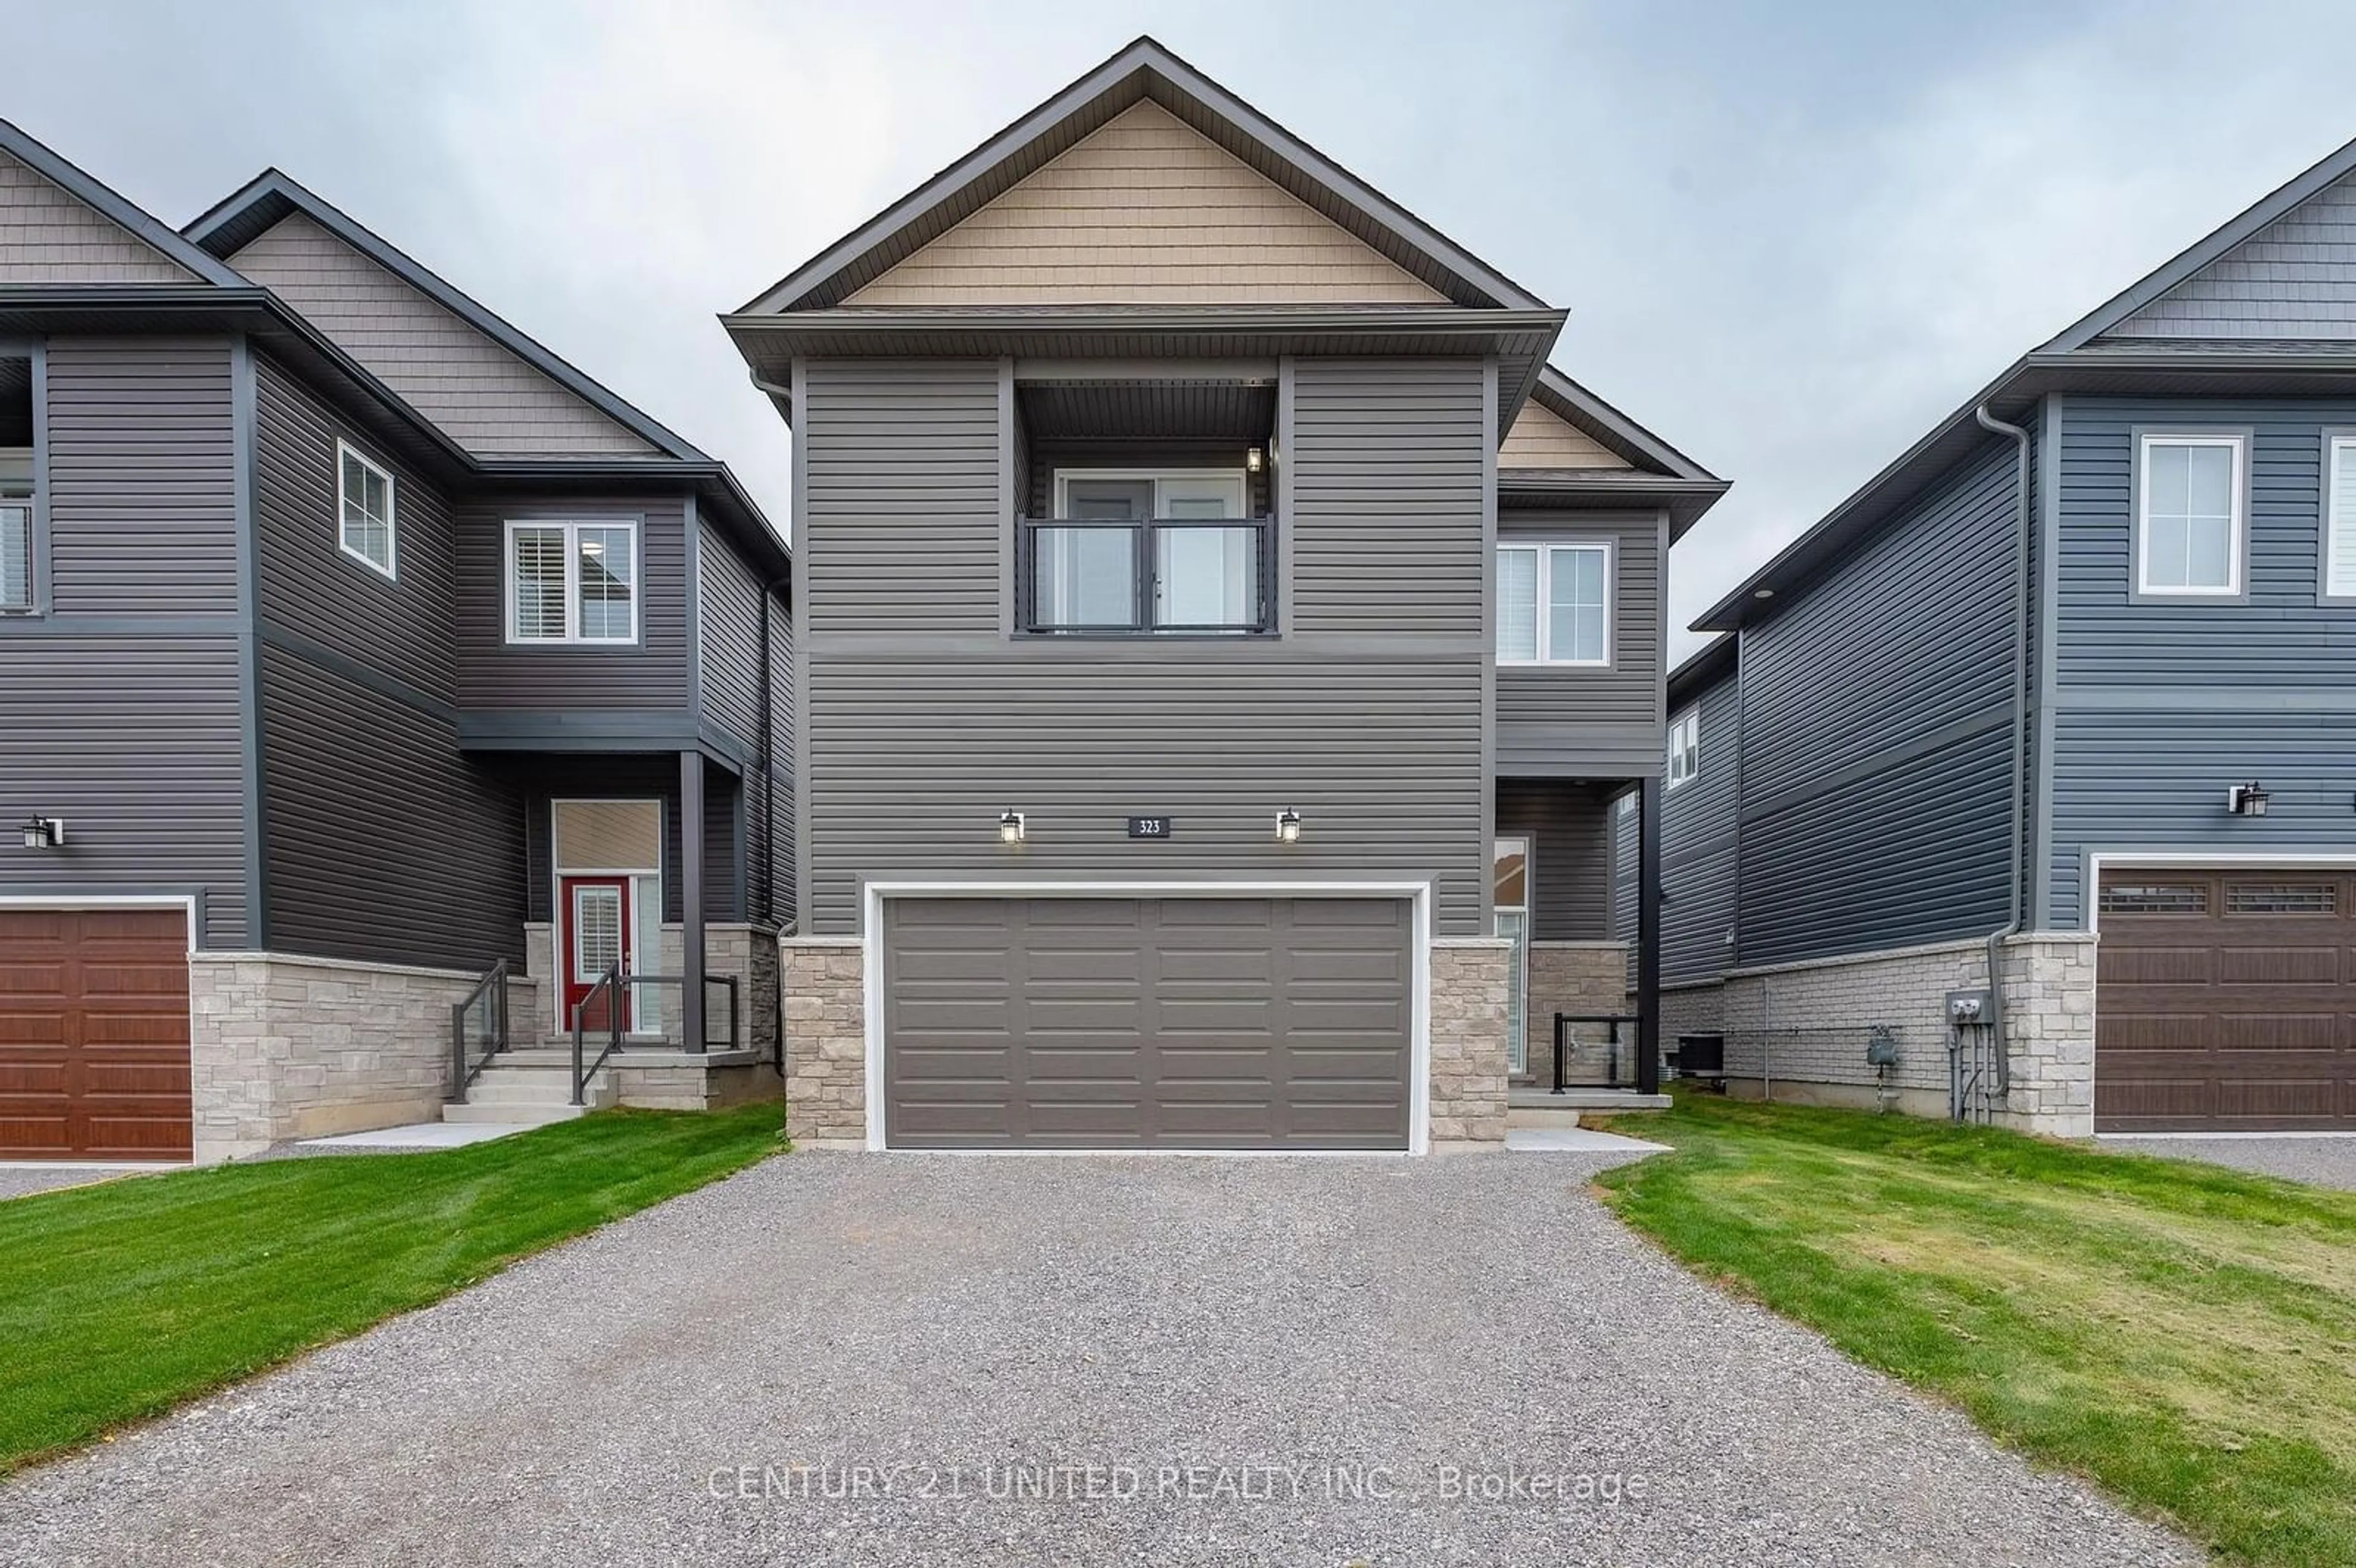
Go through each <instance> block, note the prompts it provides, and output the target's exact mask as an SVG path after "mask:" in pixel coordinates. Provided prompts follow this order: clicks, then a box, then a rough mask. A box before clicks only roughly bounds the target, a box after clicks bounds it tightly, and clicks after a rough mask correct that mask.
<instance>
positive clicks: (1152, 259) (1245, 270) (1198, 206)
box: [845, 102, 1448, 305]
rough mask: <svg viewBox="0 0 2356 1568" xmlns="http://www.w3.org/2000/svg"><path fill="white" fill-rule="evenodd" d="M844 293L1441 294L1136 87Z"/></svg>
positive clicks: (1072, 297)
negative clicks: (1077, 136) (979, 204)
mask: <svg viewBox="0 0 2356 1568" xmlns="http://www.w3.org/2000/svg"><path fill="white" fill-rule="evenodd" d="M845 303H846V304H851V305H968V304H970V305H1003V304H1447V303H1448V302H1447V299H1446V297H1445V296H1444V295H1442V294H1440V293H1438V292H1437V291H1435V290H1433V289H1431V288H1430V287H1428V286H1426V285H1425V284H1424V283H1421V282H1420V281H1419V280H1418V279H1416V278H1415V277H1414V276H1412V275H1411V274H1409V273H1408V272H1406V271H1405V270H1404V269H1403V268H1401V267H1399V266H1398V265H1397V264H1396V263H1394V262H1392V261H1389V260H1387V259H1386V258H1385V257H1384V256H1383V255H1382V254H1381V253H1380V252H1378V251H1375V250H1374V249H1373V248H1372V247H1370V246H1368V245H1366V244H1365V243H1364V242H1363V241H1361V240H1357V239H1356V238H1355V237H1353V236H1352V235H1351V234H1349V233H1348V232H1347V231H1346V230H1344V229H1343V228H1342V227H1341V226H1340V225H1339V224H1336V223H1334V222H1333V220H1332V219H1328V218H1326V217H1324V216H1323V214H1321V213H1319V212H1317V211H1315V210H1314V209H1313V208H1309V207H1307V206H1305V205H1303V204H1302V203H1301V202H1300V201H1298V200H1295V199H1294V198H1293V197H1290V196H1289V195H1287V194H1286V193H1285V192H1284V191H1282V190H1280V189H1279V188H1278V187H1276V186H1275V185H1274V184H1273V183H1271V182H1270V181H1269V179H1268V178H1266V177H1265V176H1262V175H1260V174H1259V173H1258V171H1256V170H1254V169H1252V168H1251V167H1249V166H1248V165H1246V164H1244V163H1243V162H1242V161H1241V160H1240V159H1237V158H1236V157H1235V156H1233V155H1230V154H1228V153H1226V151H1224V150H1222V149H1221V148H1219V147H1218V146H1216V145H1215V144H1213V143H1212V142H1211V141H1210V140H1209V139H1208V138H1206V137H1205V136H1204V135H1202V134H1201V133H1199V132H1197V131H1195V130H1194V129H1193V128H1192V127H1191V126H1188V125H1186V124H1184V123H1182V122H1181V121H1179V120H1178V118H1177V117H1176V116H1174V115H1173V114H1172V113H1171V112H1169V111H1168V110H1166V109H1163V108H1162V106H1161V105H1159V104H1156V103H1150V102H1149V103H1140V104H1138V105H1137V106H1136V107H1134V108H1132V109H1129V110H1127V111H1124V112H1122V113H1120V114H1119V115H1118V116H1116V117H1115V118H1114V119H1112V120H1111V121H1110V122H1108V123H1106V124H1105V125H1104V126H1103V127H1102V128H1101V129H1099V130H1098V131H1097V132H1095V133H1093V134H1091V135H1089V136H1087V138H1085V139H1084V140H1082V141H1081V142H1079V143H1078V144H1076V145H1074V146H1073V147H1072V148H1071V149H1070V150H1069V151H1067V152H1066V153H1065V154H1064V155H1062V156H1060V157H1058V158H1056V159H1055V161H1054V162H1052V163H1049V164H1047V165H1045V166H1044V167H1043V168H1041V169H1040V170H1039V171H1038V172H1037V173H1036V174H1033V175H1032V176H1029V177H1028V178H1026V179H1024V180H1023V182H1022V183H1020V184H1019V185H1016V186H1015V187H1013V188H1012V189H1011V190H1008V191H1007V192H1006V193H1005V194H1004V195H1002V196H1001V197H998V198H997V199H996V200H994V201H992V202H991V203H990V204H989V205H987V206H985V207H983V208H981V209H980V211H978V212H976V213H974V214H973V216H971V217H970V218H968V219H965V221H963V222H962V223H959V224H958V226H957V227H956V228H954V229H950V230H949V231H948V233H946V234H943V235H942V236H940V237H939V238H938V239H937V240H933V241H932V243H930V244H928V245H926V247H925V248H924V249H923V250H921V251H917V252H916V254H915V255H913V256H910V257H909V258H908V259H907V260H905V261H902V262H901V263H900V264H899V265H897V266H895V267H894V268H893V269H892V270H891V271H889V272H885V273H884V274H883V276H881V277H879V278H877V279H876V280H875V281H874V282H873V283H869V284H868V285H867V286H866V287H864V288H862V289H861V290H860V291H859V292H858V293H854V294H852V295H851V298H850V299H849V300H848V301H846V302H845Z"/></svg>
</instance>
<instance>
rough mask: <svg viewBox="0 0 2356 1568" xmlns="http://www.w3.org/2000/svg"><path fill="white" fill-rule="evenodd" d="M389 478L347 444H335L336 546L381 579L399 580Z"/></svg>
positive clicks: (387, 474) (390, 478)
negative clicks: (394, 553) (395, 558)
mask: <svg viewBox="0 0 2356 1568" xmlns="http://www.w3.org/2000/svg"><path fill="white" fill-rule="evenodd" d="M392 492H393V484H392V475H391V474H389V473H387V472H386V471H385V470H384V469H382V468H380V467H379V466H378V465H377V464H374V463H371V462H369V460H368V458H366V457H365V456H363V455H361V453H359V451H357V450H356V449H354V447H353V446H352V445H351V443H349V442H343V441H339V442H337V443H336V543H337V548H339V549H342V551H343V552H344V553H345V554H346V555H348V556H349V557H351V558H352V559H353V560H357V561H359V563H360V564H361V565H362V566H365V567H367V568H368V569H369V571H373V572H375V573H377V575H379V576H380V577H386V578H393V579H395V580H398V577H399V571H398V569H397V567H396V564H395V561H394V556H393V494H392Z"/></svg>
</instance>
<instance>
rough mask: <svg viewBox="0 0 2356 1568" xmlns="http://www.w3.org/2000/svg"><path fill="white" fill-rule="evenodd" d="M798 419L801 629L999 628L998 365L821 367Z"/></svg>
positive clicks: (814, 371)
mask: <svg viewBox="0 0 2356 1568" xmlns="http://www.w3.org/2000/svg"><path fill="white" fill-rule="evenodd" d="M798 413H799V415H800V420H801V428H800V430H799V431H798V432H796V434H797V435H798V437H799V439H800V440H801V442H802V443H803V446H804V453H803V458H802V461H803V464H804V468H805V480H804V483H805V485H806V486H807V494H806V496H804V498H803V503H802V509H803V511H804V512H805V513H806V514H807V515H808V516H809V517H813V518H823V519H825V522H824V525H823V526H819V527H813V528H802V527H800V526H799V525H800V522H801V519H800V518H799V517H797V518H796V524H797V527H796V530H795V532H796V535H797V538H796V546H797V558H798V567H799V570H800V571H801V574H802V581H803V582H804V584H805V586H806V589H807V592H808V593H809V610H808V614H809V621H808V623H807V624H808V626H809V630H810V632H811V633H812V634H813V635H817V634H821V633H825V632H830V631H837V630H845V631H868V632H894V631H906V632H959V631H962V632H995V631H997V630H998V629H999V626H1000V603H1001V599H1000V578H999V555H1000V551H1001V543H1002V539H1001V536H1002V533H1003V528H1002V527H1001V517H1002V516H1003V507H1002V505H1001V497H1000V491H999V482H1000V453H999V428H1000V411H999V379H998V361H996V360H994V359H956V360H940V361H915V362H908V361H880V362H878V361H863V362H857V363H844V362H828V361H823V360H821V361H817V362H814V363H812V364H810V365H809V368H808V369H807V371H806V373H805V392H804V406H803V407H802V408H801V409H800V410H799V411H798Z"/></svg>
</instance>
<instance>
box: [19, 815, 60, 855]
mask: <svg viewBox="0 0 2356 1568" xmlns="http://www.w3.org/2000/svg"><path fill="white" fill-rule="evenodd" d="M65 841H66V821H65V818H64V817H62V816H35V817H29V818H27V820H26V823H25V848H27V849H55V848H58V847H59V846H60V845H62V844H63V843H64V842H65Z"/></svg>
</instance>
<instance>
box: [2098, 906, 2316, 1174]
mask: <svg viewBox="0 0 2356 1568" xmlns="http://www.w3.org/2000/svg"><path fill="white" fill-rule="evenodd" d="M2351 892H2356V879H2351V877H2349V876H2348V875H2346V874H2344V873H2340V872H2330V871H2284V870H2278V869H2259V868H2252V869H2243V870H2233V869H2225V870H2220V869H2199V870H2181V871H2142V870H2134V871H2130V870H2115V871H2106V872H2104V876H2103V886H2102V894H2101V896H2102V917H2101V930H2102V944H2101V945H2100V947H2099V948H2098V949H2097V957H2096V960H2095V962H2096V973H2097V976H2098V977H2099V995H2098V996H2097V997H2096V1001H2095V1019H2094V1029H2095V1032H2094V1125H2095V1127H2096V1129H2097V1130H2099V1131H2103V1132H2196V1131H2222V1132H2233V1131H2251V1132H2259V1131H2282V1130H2293V1129H2300V1128H2308V1129H2329V1130H2340V1129H2347V1128H2356V898H2351Z"/></svg>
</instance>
